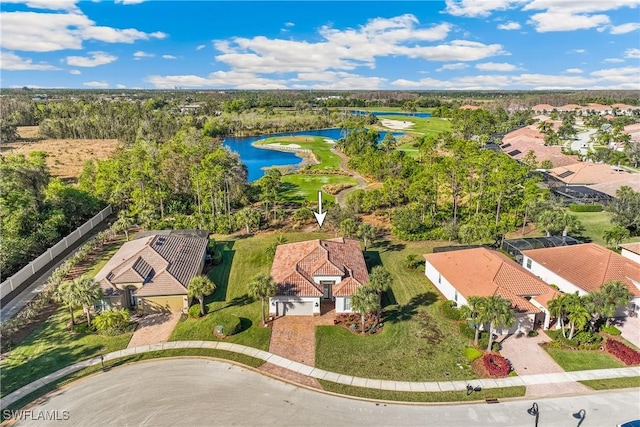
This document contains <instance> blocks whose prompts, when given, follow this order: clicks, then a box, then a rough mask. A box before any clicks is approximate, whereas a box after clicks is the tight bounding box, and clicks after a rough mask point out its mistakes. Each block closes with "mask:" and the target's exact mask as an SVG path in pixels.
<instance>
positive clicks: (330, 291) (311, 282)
mask: <svg viewBox="0 0 640 427" xmlns="http://www.w3.org/2000/svg"><path fill="white" fill-rule="evenodd" d="M271 277H273V279H274V281H275V282H276V284H277V286H278V289H277V292H276V295H275V296H273V297H271V298H269V313H270V314H271V315H275V316H285V315H286V316H292V315H298V316H304V315H314V314H318V315H319V314H321V311H320V310H321V306H322V305H323V304H322V303H323V302H325V304H324V305H325V306H326V304H327V303H328V304H329V305H331V306H332V307H331V309H333V307H335V310H336V313H351V312H352V309H351V295H352V294H353V293H354V292H355V290H356V289H357V288H358V287H359V286H363V285H366V284H367V283H368V282H369V274H368V273H367V266H366V264H365V261H364V256H363V255H362V250H361V249H360V243H359V242H358V241H357V240H353V239H344V238H341V237H339V238H335V239H327V240H324V239H318V240H308V241H305V242H299V243H289V244H284V245H279V246H278V247H277V248H276V254H275V257H274V260H273V265H272V266H271Z"/></svg>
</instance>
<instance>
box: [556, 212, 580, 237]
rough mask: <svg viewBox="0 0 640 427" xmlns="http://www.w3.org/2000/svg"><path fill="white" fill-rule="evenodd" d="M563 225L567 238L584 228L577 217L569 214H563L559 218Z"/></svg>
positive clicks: (563, 231)
mask: <svg viewBox="0 0 640 427" xmlns="http://www.w3.org/2000/svg"><path fill="white" fill-rule="evenodd" d="M559 219H560V224H561V225H562V235H563V236H566V235H567V234H569V232H570V231H577V230H579V229H580V228H581V227H582V224H581V223H580V220H578V217H577V216H575V215H571V214H570V213H568V212H565V213H563V214H562V216H561V217H560V218H559Z"/></svg>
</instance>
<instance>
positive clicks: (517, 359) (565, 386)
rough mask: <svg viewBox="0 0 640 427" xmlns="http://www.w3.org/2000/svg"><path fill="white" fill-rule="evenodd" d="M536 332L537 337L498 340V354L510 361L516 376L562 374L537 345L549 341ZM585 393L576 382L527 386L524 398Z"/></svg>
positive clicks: (543, 334)
mask: <svg viewBox="0 0 640 427" xmlns="http://www.w3.org/2000/svg"><path fill="white" fill-rule="evenodd" d="M538 332H539V333H538V336H537V337H527V336H520V337H516V336H515V335H509V336H506V337H501V338H498V341H501V344H502V350H500V354H502V355H503V356H504V357H506V358H507V359H509V360H510V361H511V365H512V366H513V369H514V370H515V371H516V373H517V374H518V375H529V374H553V373H559V372H564V369H562V368H561V367H560V365H558V364H557V363H556V362H555V360H553V359H552V358H551V356H549V355H548V354H547V352H546V351H544V349H543V348H542V347H540V345H539V344H540V343H544V342H549V341H551V339H550V338H549V337H548V336H547V335H546V334H545V333H544V332H543V331H538ZM587 391H589V389H588V388H587V387H586V386H584V385H582V384H580V383H577V382H573V383H562V384H537V385H530V386H527V391H526V393H525V396H527V397H538V396H555V395H562V394H573V393H584V392H587Z"/></svg>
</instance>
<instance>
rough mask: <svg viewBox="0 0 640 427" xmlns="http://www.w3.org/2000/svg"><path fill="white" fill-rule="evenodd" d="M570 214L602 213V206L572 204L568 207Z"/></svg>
mask: <svg viewBox="0 0 640 427" xmlns="http://www.w3.org/2000/svg"><path fill="white" fill-rule="evenodd" d="M569 210H570V211H571V212H602V205H576V204H574V203H572V204H570V205H569Z"/></svg>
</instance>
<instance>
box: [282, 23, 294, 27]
mask: <svg viewBox="0 0 640 427" xmlns="http://www.w3.org/2000/svg"><path fill="white" fill-rule="evenodd" d="M295 25H296V24H294V23H293V22H285V23H284V26H285V27H293V26H295Z"/></svg>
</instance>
